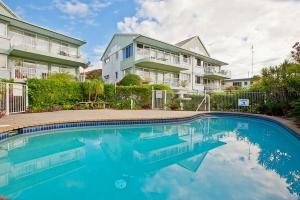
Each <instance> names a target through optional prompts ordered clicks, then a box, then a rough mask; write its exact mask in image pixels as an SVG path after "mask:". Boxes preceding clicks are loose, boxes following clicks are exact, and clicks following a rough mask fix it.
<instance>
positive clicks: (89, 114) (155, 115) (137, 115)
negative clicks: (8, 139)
mask: <svg viewBox="0 0 300 200" xmlns="http://www.w3.org/2000/svg"><path fill="white" fill-rule="evenodd" d="M199 113H201V112H195V111H163V110H110V109H104V110H65V111H58V112H44V113H26V114H16V115H10V116H4V117H3V118H1V119H0V133H2V132H7V131H12V130H16V129H19V128H23V127H29V126H37V125H42V124H54V123H64V122H78V121H101V120H134V119H171V118H173V119H174V118H184V117H190V116H193V115H196V114H199ZM202 113H204V112H202ZM233 114H234V113H233ZM235 114H237V113H235ZM238 114H245V115H254V116H264V117H266V118H270V119H274V120H276V121H279V122H280V123H282V124H284V125H285V126H287V127H289V128H291V129H292V130H294V131H295V132H297V133H299V135H300V128H299V127H298V126H297V125H296V122H295V121H293V120H291V119H285V118H282V117H273V116H266V115H258V114H248V113H238Z"/></svg>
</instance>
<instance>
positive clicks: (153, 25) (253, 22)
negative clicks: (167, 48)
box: [118, 0, 300, 77]
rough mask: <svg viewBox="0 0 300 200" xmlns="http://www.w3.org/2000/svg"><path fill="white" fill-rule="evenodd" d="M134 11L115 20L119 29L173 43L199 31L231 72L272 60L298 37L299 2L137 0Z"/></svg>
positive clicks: (282, 56)
mask: <svg viewBox="0 0 300 200" xmlns="http://www.w3.org/2000/svg"><path fill="white" fill-rule="evenodd" d="M138 5H139V7H138V9H137V12H136V14H135V15H134V16H131V17H125V18H124V19H123V20H122V21H121V22H119V23H118V28H119V30H120V31H121V32H137V33H142V34H146V35H149V36H151V37H154V38H157V39H160V40H165V41H168V42H170V43H176V42H179V41H181V40H184V39H186V38H188V37H191V36H194V35H199V36H200V37H201V38H202V40H203V42H204V44H205V45H206V47H207V48H208V51H209V52H210V53H211V55H212V57H214V58H217V59H220V60H222V61H225V62H228V63H229V64H230V65H229V66H228V68H229V69H230V70H231V71H232V74H233V77H242V76H247V75H248V72H250V71H251V45H252V44H253V45H254V48H255V49H254V50H255V53H254V71H255V72H256V73H258V72H259V71H260V69H261V68H262V67H265V66H268V65H274V64H278V63H279V62H281V61H283V60H284V59H285V58H287V57H288V56H289V53H290V50H291V47H292V45H293V44H294V42H296V41H297V40H299V39H300V26H298V25H297V24H296V22H297V20H298V19H299V18H300V12H299V9H300V3H299V1H279V0H260V1H259V0H255V1H253V0H244V1H240V0H232V1H230V2H229V1H225V0H215V1H211V0H201V1H200V0H198V1H192V0H190V1H182V0H139V1H138Z"/></svg>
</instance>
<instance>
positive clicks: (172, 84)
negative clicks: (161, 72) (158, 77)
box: [164, 78, 180, 87]
mask: <svg viewBox="0 0 300 200" xmlns="http://www.w3.org/2000/svg"><path fill="white" fill-rule="evenodd" d="M164 84H166V85H169V86H170V87H180V80H179V78H168V79H165V80H164Z"/></svg>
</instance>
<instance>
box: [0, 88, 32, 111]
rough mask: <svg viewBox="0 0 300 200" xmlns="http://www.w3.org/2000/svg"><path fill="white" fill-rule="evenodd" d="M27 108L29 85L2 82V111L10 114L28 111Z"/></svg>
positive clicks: (0, 104) (0, 101) (0, 89)
mask: <svg viewBox="0 0 300 200" xmlns="http://www.w3.org/2000/svg"><path fill="white" fill-rule="evenodd" d="M27 109H28V87H27V85H24V84H18V83H4V82H0V112H1V113H5V114H6V115H9V114H13V113H22V112H26V111H27Z"/></svg>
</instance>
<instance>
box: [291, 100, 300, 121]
mask: <svg viewBox="0 0 300 200" xmlns="http://www.w3.org/2000/svg"><path fill="white" fill-rule="evenodd" d="M291 116H294V117H297V118H300V101H296V102H294V103H293V109H292V113H291Z"/></svg>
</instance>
